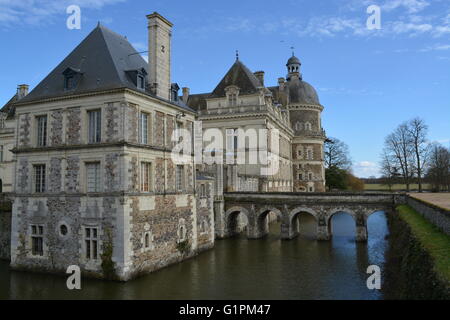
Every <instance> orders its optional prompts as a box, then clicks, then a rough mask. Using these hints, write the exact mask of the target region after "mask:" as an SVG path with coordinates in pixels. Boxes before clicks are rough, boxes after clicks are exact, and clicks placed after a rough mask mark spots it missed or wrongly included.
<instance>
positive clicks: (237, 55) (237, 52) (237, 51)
mask: <svg viewBox="0 0 450 320" xmlns="http://www.w3.org/2000/svg"><path fill="white" fill-rule="evenodd" d="M236 61H239V50H236Z"/></svg>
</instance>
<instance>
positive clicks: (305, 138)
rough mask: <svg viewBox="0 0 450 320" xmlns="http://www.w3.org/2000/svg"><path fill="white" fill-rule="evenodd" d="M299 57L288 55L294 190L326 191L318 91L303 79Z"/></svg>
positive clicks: (288, 98) (288, 101) (288, 93)
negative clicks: (289, 56) (292, 131)
mask: <svg viewBox="0 0 450 320" xmlns="http://www.w3.org/2000/svg"><path fill="white" fill-rule="evenodd" d="M301 65H302V64H301V62H300V59H298V58H297V57H296V56H295V55H293V56H292V57H291V58H289V60H288V62H287V64H286V67H287V71H288V76H287V83H286V84H285V86H286V89H287V103H288V105H287V108H288V110H289V114H290V120H291V126H292V129H293V130H294V132H295V136H294V138H293V143H292V152H293V154H292V162H293V166H294V168H293V173H294V191H295V192H325V166H324V143H325V139H326V138H325V131H324V130H323V128H322V121H321V116H322V111H323V109H324V107H323V106H322V105H321V104H320V101H319V96H318V95H317V91H316V90H315V89H314V87H313V86H311V85H310V84H309V83H307V82H305V81H303V77H302V74H301V72H300V68H301Z"/></svg>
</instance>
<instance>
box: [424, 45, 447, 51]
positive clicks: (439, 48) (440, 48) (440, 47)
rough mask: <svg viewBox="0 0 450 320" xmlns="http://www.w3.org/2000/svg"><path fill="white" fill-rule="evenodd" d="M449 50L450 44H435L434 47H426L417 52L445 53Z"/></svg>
mask: <svg viewBox="0 0 450 320" xmlns="http://www.w3.org/2000/svg"><path fill="white" fill-rule="evenodd" d="M447 50H450V44H436V45H434V46H428V47H426V48H424V49H421V50H419V52H430V51H447Z"/></svg>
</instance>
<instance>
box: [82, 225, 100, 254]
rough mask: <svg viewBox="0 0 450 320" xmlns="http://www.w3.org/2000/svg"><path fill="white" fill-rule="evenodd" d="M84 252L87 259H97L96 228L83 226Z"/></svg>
mask: <svg viewBox="0 0 450 320" xmlns="http://www.w3.org/2000/svg"><path fill="white" fill-rule="evenodd" d="M84 240H85V253H86V259H87V260H97V259H98V229H97V228H91V227H88V228H84Z"/></svg>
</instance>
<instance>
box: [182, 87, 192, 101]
mask: <svg viewBox="0 0 450 320" xmlns="http://www.w3.org/2000/svg"><path fill="white" fill-rule="evenodd" d="M189 94H190V89H189V88H183V102H184V103H187V102H188V99H189Z"/></svg>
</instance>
